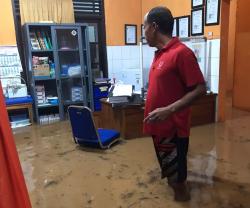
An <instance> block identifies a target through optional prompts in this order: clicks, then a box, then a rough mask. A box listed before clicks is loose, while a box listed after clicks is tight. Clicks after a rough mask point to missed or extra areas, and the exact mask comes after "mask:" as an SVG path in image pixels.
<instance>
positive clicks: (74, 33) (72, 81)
mask: <svg viewBox="0 0 250 208" xmlns="http://www.w3.org/2000/svg"><path fill="white" fill-rule="evenodd" d="M52 31H53V33H54V35H53V37H54V38H55V40H54V42H55V43H56V44H55V46H56V49H55V51H54V53H55V61H56V66H57V67H56V76H57V77H58V87H59V89H58V90H59V91H60V93H59V94H60V96H59V100H60V101H61V102H60V103H61V110H60V111H61V112H62V117H63V118H65V117H66V116H67V109H68V106H69V105H85V106H89V107H92V105H93V102H92V99H91V97H92V96H89V93H90V94H92V92H90V91H91V89H92V76H91V73H89V68H90V59H89V57H88V54H89V53H88V52H87V51H89V48H88V45H89V44H88V40H87V39H86V35H88V34H87V31H88V30H87V27H77V26H64V27H62V26H54V27H53V30H52Z"/></svg>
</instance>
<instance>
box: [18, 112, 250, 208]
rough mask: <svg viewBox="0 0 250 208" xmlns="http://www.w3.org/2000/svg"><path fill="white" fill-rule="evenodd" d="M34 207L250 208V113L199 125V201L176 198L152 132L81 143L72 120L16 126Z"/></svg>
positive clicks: (194, 171) (195, 152)
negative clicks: (98, 144)
mask: <svg viewBox="0 0 250 208" xmlns="http://www.w3.org/2000/svg"><path fill="white" fill-rule="evenodd" d="M14 133H15V140H16V144H17V148H18V152H19V156H20V160H21V163H22V168H23V171H24V174H25V179H26V183H27V185H28V189H29V193H30V198H31V201H32V205H33V208H140V207H142V208H250V114H247V113H244V112H241V113H240V114H237V116H232V119H231V120H228V121H227V122H225V123H219V124H213V125H206V126H200V127H195V128H193V129H192V135H191V139H190V151H189V177H188V181H189V185H190V188H191V196H192V200H191V201H190V202H187V203H176V202H174V201H173V192H172V190H171V189H170V188H169V187H168V186H167V184H166V181H165V180H161V179H160V170H159V166H158V163H157V160H156V157H155V153H154V149H153V144H152V141H151V138H140V139H133V140H126V141H123V142H122V143H120V144H118V145H116V146H114V147H112V148H111V149H110V150H107V151H97V150H96V151H93V150H90V149H82V148H79V147H77V146H76V145H75V144H74V143H73V142H72V140H71V130H70V127H69V124H68V122H62V123H58V124H55V125H50V126H32V127H28V128H25V129H19V130H17V131H15V132H14Z"/></svg>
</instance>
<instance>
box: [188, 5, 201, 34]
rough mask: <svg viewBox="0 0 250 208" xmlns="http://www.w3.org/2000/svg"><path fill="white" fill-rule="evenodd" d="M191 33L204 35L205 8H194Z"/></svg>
mask: <svg viewBox="0 0 250 208" xmlns="http://www.w3.org/2000/svg"><path fill="white" fill-rule="evenodd" d="M191 35H192V36H197V35H204V9H203V8H201V9H193V10H192V12H191Z"/></svg>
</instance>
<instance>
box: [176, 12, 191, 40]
mask: <svg viewBox="0 0 250 208" xmlns="http://www.w3.org/2000/svg"><path fill="white" fill-rule="evenodd" d="M178 35H179V37H180V38H188V37H189V36H190V16H182V17H179V18H178Z"/></svg>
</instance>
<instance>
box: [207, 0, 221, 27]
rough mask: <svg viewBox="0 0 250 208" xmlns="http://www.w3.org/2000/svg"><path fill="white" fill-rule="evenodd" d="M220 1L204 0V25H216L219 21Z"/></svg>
mask: <svg viewBox="0 0 250 208" xmlns="http://www.w3.org/2000/svg"><path fill="white" fill-rule="evenodd" d="M220 1H221V0H206V15H205V25H207V26H209V25H218V24H219V23H220Z"/></svg>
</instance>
